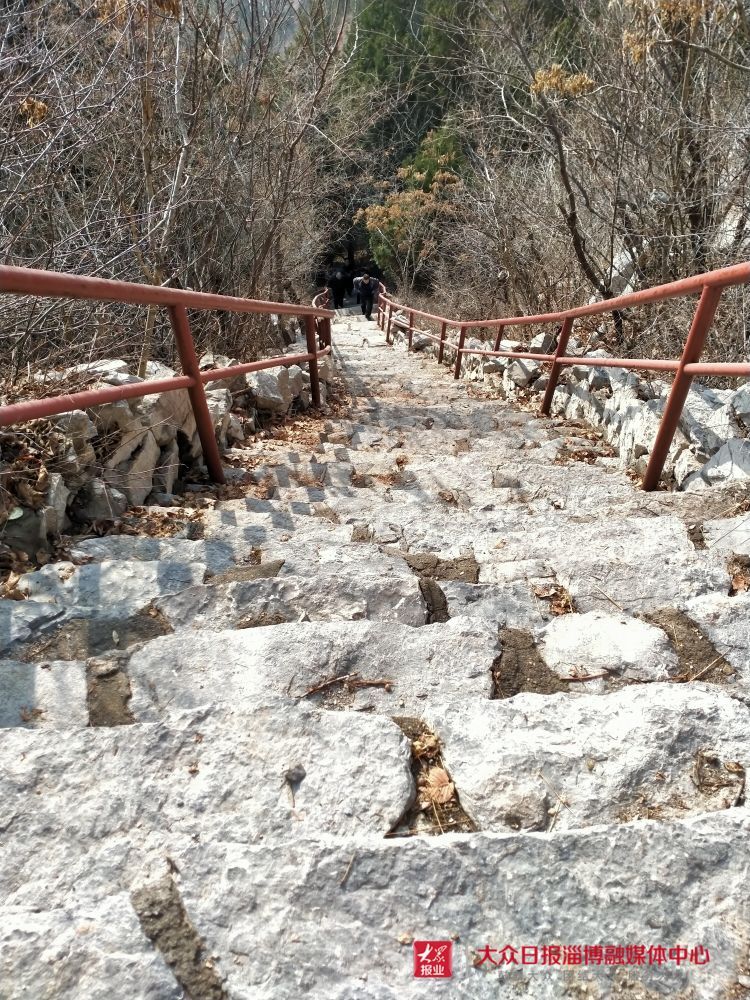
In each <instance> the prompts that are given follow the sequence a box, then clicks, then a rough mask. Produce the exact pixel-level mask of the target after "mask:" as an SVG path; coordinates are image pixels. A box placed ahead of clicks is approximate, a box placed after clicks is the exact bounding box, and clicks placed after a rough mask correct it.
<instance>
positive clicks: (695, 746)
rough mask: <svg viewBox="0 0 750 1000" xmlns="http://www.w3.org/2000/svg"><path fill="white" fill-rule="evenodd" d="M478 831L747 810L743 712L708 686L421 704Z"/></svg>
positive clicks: (747, 713) (747, 732)
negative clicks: (573, 696)
mask: <svg viewBox="0 0 750 1000" xmlns="http://www.w3.org/2000/svg"><path fill="white" fill-rule="evenodd" d="M425 720H426V721H427V723H428V725H429V726H430V729H431V730H432V731H433V732H434V733H435V734H436V735H437V736H438V737H439V738H440V740H441V742H442V744H443V762H444V764H445V766H446V767H447V769H448V771H449V773H450V775H451V778H452V780H453V781H454V782H455V785H456V788H457V789H458V793H459V795H460V797H461V803H462V805H463V807H464V809H465V810H466V811H467V812H468V814H469V815H470V816H471V818H472V819H473V820H474V821H475V822H476V823H477V825H478V827H479V829H480V830H483V831H491V832H498V831H502V830H507V829H510V830H526V831H535V830H536V831H548V832H550V831H552V830H553V829H554V830H568V829H572V828H580V827H584V826H591V825H595V824H597V823H615V822H628V821H630V820H635V819H651V820H660V821H661V820H671V819H678V818H682V817H685V816H689V815H693V814H701V813H707V812H712V811H714V810H723V809H730V808H732V807H734V806H737V805H739V804H743V803H744V788H745V773H746V771H747V770H748V768H750V709H748V708H747V707H746V706H745V705H743V704H742V703H741V702H739V701H737V700H736V699H734V698H731V697H729V695H727V694H725V693H723V692H722V691H721V689H719V688H716V687H712V686H709V685H703V684H700V683H699V682H698V683H695V684H665V683H656V684H648V685H645V684H636V685H632V686H629V687H625V688H622V689H621V690H619V691H613V692H612V693H610V694H607V695H594V694H591V695H588V694H587V695H582V696H580V697H577V698H571V697H570V696H569V695H566V694H552V695H541V694H522V695H518V696H516V697H514V698H510V699H505V700H502V701H490V702H489V703H481V702H473V703H468V702H465V701H460V702H457V703H453V704H450V705H445V706H435V707H433V706H432V705H428V706H427V708H426V712H425Z"/></svg>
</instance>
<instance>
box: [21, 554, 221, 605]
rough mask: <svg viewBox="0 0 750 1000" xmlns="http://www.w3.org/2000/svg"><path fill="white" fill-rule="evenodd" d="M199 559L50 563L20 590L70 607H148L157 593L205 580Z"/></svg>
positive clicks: (36, 598)
mask: <svg viewBox="0 0 750 1000" xmlns="http://www.w3.org/2000/svg"><path fill="white" fill-rule="evenodd" d="M205 572H206V567H205V566H203V565H201V564H200V563H196V564H192V565H185V564H183V563H173V562H102V563H89V564H88V565H85V566H74V565H73V563H69V562H58V563H49V564H48V565H47V566H43V567H42V568H41V569H39V570H36V571H35V572H33V573H26V574H25V575H24V576H22V577H21V579H20V581H19V583H18V590H19V591H21V593H23V594H26V595H27V596H28V597H30V598H32V600H34V601H40V602H41V601H48V602H50V603H52V604H56V605H57V606H59V607H64V608H69V609H74V610H75V609H80V608H99V609H101V610H103V611H106V612H107V613H110V612H113V611H118V612H119V611H125V610H126V609H134V608H142V607H145V606H146V605H147V604H148V603H149V602H150V601H152V600H153V599H154V598H155V597H159V596H161V595H162V594H173V593H177V592H179V591H180V590H184V589H186V588H187V587H191V586H195V585H196V584H198V583H202V582H203V578H204V576H205Z"/></svg>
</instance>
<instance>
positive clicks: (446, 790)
mask: <svg viewBox="0 0 750 1000" xmlns="http://www.w3.org/2000/svg"><path fill="white" fill-rule="evenodd" d="M422 790H423V792H424V794H425V796H426V798H427V799H428V800H429V802H434V803H435V804H436V805H441V806H442V805H445V803H446V802H450V800H451V799H452V798H453V795H454V792H455V786H454V784H453V782H452V781H451V779H450V778H449V777H448V773H447V771H444V770H443V768H442V767H431V768H430V770H429V771H428V772H427V774H426V776H425V785H424V788H423V789H422Z"/></svg>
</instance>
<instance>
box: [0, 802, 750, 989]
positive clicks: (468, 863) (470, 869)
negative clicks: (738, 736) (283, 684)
mask: <svg viewBox="0 0 750 1000" xmlns="http://www.w3.org/2000/svg"><path fill="white" fill-rule="evenodd" d="M303 786H304V783H303ZM58 822H59V820H58ZM205 823H206V827H207V829H208V832H207V833H206V834H205V835H203V831H201V834H202V835H201V842H200V843H196V842H194V841H193V840H191V839H190V838H188V837H180V836H179V834H178V833H176V832H169V831H165V832H164V833H163V834H162V833H159V834H158V835H156V836H155V837H154V838H153V851H152V854H151V857H150V858H149V860H148V861H145V860H144V859H143V857H142V855H139V852H138V851H137V850H134V849H133V848H132V847H131V846H130V845H129V842H128V841H127V840H124V842H123V843H122V846H119V845H117V846H116V845H113V844H112V843H111V842H110V840H107V839H105V840H103V841H100V840H97V841H95V843H94V846H93V848H92V854H91V856H90V857H88V858H87V859H86V862H85V863H84V864H81V865H80V866H79V867H77V868H76V869H75V870H74V871H66V870H65V869H64V868H63V863H62V862H63V858H64V856H65V855H64V852H62V851H61V852H60V853H59V854H57V853H52V854H49V855H48V854H47V853H46V852H42V853H41V854H40V853H37V855H36V856H35V858H34V865H33V867H32V866H31V865H30V866H29V870H30V873H31V876H32V878H34V879H35V881H34V883H32V885H33V887H34V888H36V886H38V885H39V882H40V881H41V880H42V879H43V878H44V879H45V880H46V881H45V882H44V883H43V884H42V885H41V886H40V887H39V889H38V892H37V897H36V898H37V899H38V900H39V901H40V903H41V905H43V906H47V907H49V909H48V910H47V911H46V912H42V913H40V912H38V905H35V904H34V903H33V902H25V903H22V904H20V905H16V906H12V908H11V907H6V908H5V912H4V913H3V921H2V930H1V931H0V940H2V942H3V963H4V973H5V976H4V981H6V982H11V983H13V984H14V986H13V989H14V991H15V993H14V994H12V995H13V996H14V1000H15V996H19V997H20V996H24V995H35V996H45V995H49V996H52V995H54V996H55V998H56V1000H78V998H79V997H81V996H86V997H87V998H88V997H92V998H95V1000H100V998H101V1000H105V998H106V997H107V996H111V995H112V983H113V982H115V981H116V982H117V983H118V990H120V989H121V991H122V995H123V996H126V995H127V996H148V997H149V998H150V997H154V998H159V1000H179V998H180V997H181V996H182V995H183V993H182V990H179V991H177V990H174V989H171V988H170V984H169V983H168V981H167V979H166V977H165V976H164V970H163V965H162V963H161V962H160V959H159V953H158V952H157V950H156V949H155V948H152V949H150V948H149V946H148V940H147V938H146V936H145V935H144V934H143V933H140V934H139V933H138V925H137V920H136V918H135V914H134V909H133V907H134V906H137V907H138V908H139V910H140V911H141V913H144V914H146V915H147V914H148V913H149V912H151V913H152V914H153V913H154V912H155V913H165V914H168V917H167V919H165V921H164V924H165V926H164V928H163V930H162V933H160V934H159V933H154V934H153V936H154V938H155V939H156V940H157V941H159V940H161V941H162V942H163V947H165V948H166V947H168V946H169V945H168V942H169V943H171V944H172V949H173V950H172V952H171V953H172V954H173V955H176V956H177V960H176V965H177V968H178V969H179V970H180V974H181V975H182V976H183V977H185V978H189V977H190V976H195V975H196V969H200V968H202V969H204V970H205V969H206V966H205V965H199V963H197V962H194V963H193V964H191V963H190V962H189V961H187V960H186V959H185V957H184V953H187V955H188V956H190V955H195V954H196V953H201V954H203V955H205V956H209V957H210V958H209V963H208V971H210V972H211V973H213V974H214V978H213V979H212V980H211V983H212V984H218V986H217V987H216V988H217V989H222V988H223V989H224V990H225V991H226V992H225V993H224V995H226V996H231V997H238V998H240V997H242V998H250V997H252V998H253V1000H298V998H299V997H300V996H305V997H310V998H311V1000H355V998H356V1000H418V998H422V997H424V996H425V995H426V990H425V984H424V983H423V982H420V980H419V979H416V978H415V977H414V947H413V942H414V941H416V940H421V941H425V940H426V941H430V940H432V941H442V942H450V944H451V948H452V977H451V980H450V983H451V986H450V992H449V993H448V994H446V995H451V996H454V995H455V996H457V997H464V996H466V997H471V998H472V1000H495V998H497V997H503V998H506V997H507V998H510V997H511V996H516V995H518V994H519V992H520V993H522V994H523V995H524V996H526V997H530V998H533V1000H558V998H559V997H561V996H568V995H572V994H571V989H573V990H574V992H575V994H579V995H582V996H584V995H585V996H604V995H607V996H612V997H615V996H633V997H639V996H640V997H646V996H649V997H654V998H657V997H678V996H685V997H687V996H691V995H692V996H696V997H697V996H699V997H701V1000H724V998H726V997H727V995H730V993H731V992H735V993H736V995H737V996H739V995H740V992H739V991H741V989H742V987H741V986H739V985H738V977H742V976H743V975H744V972H743V971H742V970H743V969H744V968H746V966H745V964H744V963H745V960H746V935H745V930H744V928H745V927H746V925H747V923H748V920H750V905H749V904H748V900H747V893H746V878H747V870H746V869H747V861H746V844H747V840H748V836H750V812H749V811H748V810H747V809H744V808H740V809H732V810H726V811H724V812H721V813H712V814H710V815H708V816H705V817H697V818H690V819H688V820H685V821H681V822H674V823H653V822H633V823H626V824H622V825H618V826H598V827H593V828H590V829H587V830H582V831H571V832H566V833H562V834H559V835H554V836H540V835H538V834H521V835H503V834H471V835H468V836H456V835H453V836H446V837H441V838H436V839H424V838H414V839H411V840H409V839H407V840H404V841H396V840H377V839H374V838H372V837H367V838H358V839H355V840H349V841H344V840H342V839H340V838H335V837H330V836H329V837H323V836H321V837H317V838H306V839H299V840H298V841H297V842H295V843H291V842H284V843H279V842H278V841H276V840H269V841H266V842H261V843H257V844H251V845H248V844H243V843H229V842H223V841H222V840H221V839H220V838H219V837H217V836H216V833H217V832H220V828H221V819H219V820H218V821H216V820H213V819H212V817H211V814H210V813H208V814H207V815H206V817H205ZM60 825H61V826H62V827H63V829H64V825H63V824H60ZM217 827H218V828H219V829H218V830H217ZM44 846H45V847H46V841H45V842H44ZM40 859H42V863H41V864H40ZM102 862H103V863H104V864H105V866H106V867H105V869H104V871H102V867H101V866H102ZM126 862H127V864H126ZM139 862H140V863H141V867H140V869H139V870H138V871H137V872H136V871H135V869H136V867H137V866H138V864H139ZM124 869H125V870H126V872H127V874H122V872H123V870H124ZM121 887H122V888H121ZM131 893H132V895H131ZM17 895H20V893H17ZM27 898H29V899H33V898H34V896H33V893H32V892H30V891H29V892H27ZM60 899H62V900H63V901H62V903H60V902H57V901H58V900H60ZM165 899H169V900H172V901H173V903H172V905H165V902H164V901H165ZM717 901H720V902H719V903H717ZM175 904H176V905H175ZM188 922H189V926H186V925H187V924H188ZM146 926H148V927H151V928H153V919H152V920H151V922H149V920H148V917H147V916H146ZM191 926H192V927H193V928H194V929H195V930H194V932H193V933H192V934H191V933H190V927H191ZM290 927H292V928H293V932H292V933H293V941H291V944H292V945H293V947H287V946H285V944H286V943H287V942H288V937H289V933H290V931H289V928H290ZM165 938H166V940H165ZM170 938H171V941H170ZM51 941H52V942H54V944H55V946H56V951H55V958H56V961H55V962H54V963H53V962H40V961H39V956H40V955H44V954H47V953H48V952H49V949H50V947H51V945H50V942H51ZM363 941H366V947H363ZM543 946H547V947H548V948H549V947H550V946H558V947H560V948H561V949H563V948H564V949H566V954H567V949H569V948H570V947H571V946H578V947H580V948H581V956H582V959H583V955H584V948H585V947H586V946H588V949H589V950H588V952H586V957H587V958H588V964H587V965H583V964H581V965H579V966H577V967H570V966H568V967H567V969H566V970H565V971H563V969H562V968H561V969H559V970H558V969H556V967H554V966H549V965H542V964H541V963H542V947H543ZM596 946H600V947H601V948H602V952H601V953H600V956H599V957H600V959H601V964H594V963H597V958H596V952H595V951H592V949H593V948H595V947H596ZM605 946H607V948H609V949H614V948H617V947H619V948H622V949H623V951H622V953H621V955H620V957H619V958H617V956H616V953H615V951H614V950H612V951H611V954H610V952H608V954H610V959H609V962H610V963H614V964H608V963H605V961H604V958H603V956H604V947H605ZM677 947H679V948H681V949H682V948H684V949H686V950H687V953H686V954H685V955H684V956H683V952H682V951H681V952H680V953H679V954H680V961H677V960H676V958H677V953H676V952H672V958H670V957H669V956H670V951H671V950H672V949H675V948H677ZM522 948H525V949H527V950H526V951H524V952H523V957H524V959H525V961H526V964H525V965H524V964H521V962H522V951H521V949H522ZM626 948H629V949H630V951H628V952H627V961H629V963H630V964H620V963H625V962H626V958H625V949H626ZM658 948H662V949H664V950H663V952H659V951H657V950H653V949H658ZM503 949H505V952H504V954H503V955H502V958H501V951H502V950H503ZM508 949H510V950H508ZM533 949H537V951H536V953H535V952H534V951H533ZM649 949H652V951H651V952H649ZM105 953H106V955H107V958H106V963H105V961H104V959H103V954H105ZM571 954H573V953H572V952H571ZM639 954H640V956H641V957H640V958H639V957H638V956H639ZM631 956H632V957H631ZM659 956H663V957H659ZM513 959H515V961H516V963H517V964H516V965H507V964H503V965H499V964H498V963H499V962H500V961H505V962H508V961H510V962H512V961H513ZM136 970H137V971H138V973H139V974H138V976H137V977H136V975H135V971H136ZM103 981H105V982H106V984H107V992H106V994H105V993H104V992H103V991H102V989H101V985H102V982H103ZM205 981H206V980H205V979H204V978H201V979H199V980H198V982H205ZM120 984H122V986H120ZM430 985H431V988H432V989H433V990H434V989H435V985H436V984H435V983H432V984H430ZM24 990H25V991H26V992H25V993H24V992H23V991H24ZM602 991H605V992H604V993H603V992H602ZM443 992H444V991H443ZM203 995H206V996H208V995H210V996H221V995H222V994H221V993H220V992H217V993H208V992H204V994H203Z"/></svg>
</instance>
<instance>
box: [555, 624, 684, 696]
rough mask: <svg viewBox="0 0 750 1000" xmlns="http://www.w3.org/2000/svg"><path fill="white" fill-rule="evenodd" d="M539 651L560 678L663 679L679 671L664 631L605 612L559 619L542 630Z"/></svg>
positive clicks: (675, 655) (675, 657)
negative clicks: (584, 676) (590, 675)
mask: <svg viewBox="0 0 750 1000" xmlns="http://www.w3.org/2000/svg"><path fill="white" fill-rule="evenodd" d="M539 651H540V653H541V654H542V657H543V658H544V661H545V663H546V664H547V666H548V667H549V668H550V669H551V670H553V671H554V672H555V673H556V674H557V675H558V676H559V677H571V676H574V675H576V674H580V675H581V676H583V675H589V674H600V673H606V674H608V675H609V676H610V677H611V678H612V679H616V678H624V679H626V680H636V681H662V680H667V679H668V678H669V677H670V676H672V674H674V673H676V672H677V671H678V668H679V662H678V659H677V654H676V653H675V651H674V649H673V648H672V645H671V643H670V642H669V639H668V638H667V635H666V633H665V632H664V631H663V630H662V629H660V628H657V627H656V626H655V625H649V624H647V623H646V622H643V621H640V620H639V619H637V618H630V617H628V616H627V615H618V614H610V613H608V612H605V611H589V612H588V613H587V614H582V615H581V614H568V615H560V616H559V617H558V618H555V619H554V620H553V621H551V622H550V623H549V625H547V627H546V628H545V630H544V632H542V635H541V639H540V643H539Z"/></svg>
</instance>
